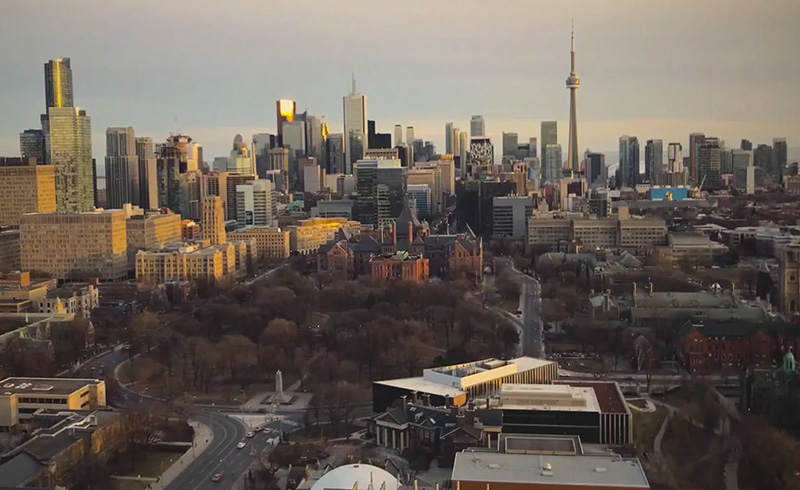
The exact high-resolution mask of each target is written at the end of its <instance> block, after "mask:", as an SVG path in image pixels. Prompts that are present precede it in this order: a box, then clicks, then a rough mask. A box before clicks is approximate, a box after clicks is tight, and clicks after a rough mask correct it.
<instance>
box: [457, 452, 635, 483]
mask: <svg viewBox="0 0 800 490" xmlns="http://www.w3.org/2000/svg"><path fill="white" fill-rule="evenodd" d="M451 480H452V481H453V487H454V488H455V487H456V485H457V484H456V482H459V481H463V482H481V483H483V482H487V483H526V484H539V485H548V488H549V486H552V487H553V488H558V487H559V486H568V485H573V486H589V487H598V488H603V487H612V488H642V489H649V488H650V484H649V483H648V481H647V477H646V476H645V474H644V470H643V469H642V466H641V464H640V463H639V461H638V460H637V459H624V458H620V457H618V456H586V455H579V456H551V455H541V456H539V455H528V454H504V453H491V452H477V453H466V452H463V453H456V459H455V464H454V465H453V473H452V477H451Z"/></svg>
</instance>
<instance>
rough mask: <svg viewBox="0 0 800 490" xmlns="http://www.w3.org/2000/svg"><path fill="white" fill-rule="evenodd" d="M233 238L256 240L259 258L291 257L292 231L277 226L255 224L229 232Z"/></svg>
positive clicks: (229, 236) (230, 237)
mask: <svg viewBox="0 0 800 490" xmlns="http://www.w3.org/2000/svg"><path fill="white" fill-rule="evenodd" d="M228 238H229V239H231V240H255V243H256V254H257V256H258V257H259V258H267V259H286V258H289V253H290V252H291V248H290V233H289V231H283V230H281V229H280V228H277V227H266V226H253V227H249V228H243V229H240V230H236V231H232V232H230V233H228Z"/></svg>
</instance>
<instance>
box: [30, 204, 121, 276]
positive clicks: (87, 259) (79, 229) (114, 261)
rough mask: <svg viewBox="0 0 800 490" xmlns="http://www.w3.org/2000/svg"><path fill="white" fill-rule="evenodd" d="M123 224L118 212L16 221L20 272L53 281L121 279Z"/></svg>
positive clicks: (37, 216)
mask: <svg viewBox="0 0 800 490" xmlns="http://www.w3.org/2000/svg"><path fill="white" fill-rule="evenodd" d="M126 222H127V215H126V213H125V211H120V210H105V211H90V212H83V213H33V214H26V215H24V216H23V217H22V220H21V221H20V255H21V260H20V262H21V267H22V270H25V271H31V272H35V273H39V274H44V275H46V276H47V277H54V278H57V279H90V278H99V279H100V280H103V281H113V280H119V279H123V278H125V277H126V276H127V271H128V267H127V252H128V243H127V226H126V225H127V223H126Z"/></svg>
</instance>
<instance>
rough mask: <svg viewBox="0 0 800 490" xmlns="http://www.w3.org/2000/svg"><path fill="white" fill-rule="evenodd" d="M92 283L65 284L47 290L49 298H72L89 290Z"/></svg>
mask: <svg viewBox="0 0 800 490" xmlns="http://www.w3.org/2000/svg"><path fill="white" fill-rule="evenodd" d="M89 286H90V284H86V283H70V284H64V285H63V286H61V287H59V288H56V289H51V290H50V291H48V292H47V297H48V298H71V297H73V296H75V295H76V294H78V295H80V294H83V293H84V292H88V288H89Z"/></svg>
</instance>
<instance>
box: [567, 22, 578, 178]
mask: <svg viewBox="0 0 800 490" xmlns="http://www.w3.org/2000/svg"><path fill="white" fill-rule="evenodd" d="M580 87H581V77H579V76H578V74H577V73H575V31H574V30H573V31H572V49H571V50H570V72H569V76H568V77H567V88H568V89H569V147H568V148H567V168H568V169H569V170H571V171H573V172H578V171H580V169H581V164H580V156H579V155H578V153H579V150H578V89H579V88H580Z"/></svg>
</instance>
